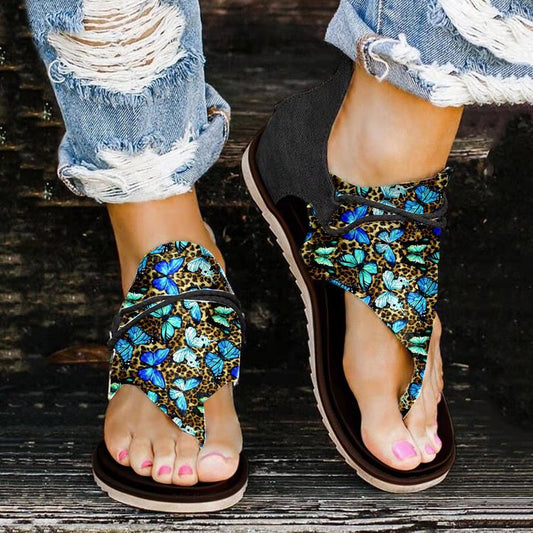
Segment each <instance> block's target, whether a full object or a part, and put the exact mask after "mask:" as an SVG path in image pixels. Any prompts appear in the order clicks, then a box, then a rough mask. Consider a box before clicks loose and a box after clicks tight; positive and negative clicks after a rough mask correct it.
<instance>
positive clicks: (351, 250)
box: [93, 57, 455, 513]
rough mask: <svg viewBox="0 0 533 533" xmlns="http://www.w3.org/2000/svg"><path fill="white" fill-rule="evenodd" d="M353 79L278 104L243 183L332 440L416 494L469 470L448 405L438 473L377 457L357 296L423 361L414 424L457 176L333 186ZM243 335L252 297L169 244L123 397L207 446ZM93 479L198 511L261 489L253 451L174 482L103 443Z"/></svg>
mask: <svg viewBox="0 0 533 533" xmlns="http://www.w3.org/2000/svg"><path fill="white" fill-rule="evenodd" d="M352 74H353V64H352V62H351V60H349V59H348V58H346V57H343V58H342V60H341V63H340V66H339V68H338V70H337V71H336V73H335V74H334V75H333V76H332V77H331V78H330V79H329V80H327V81H326V82H325V83H323V84H322V85H320V86H319V87H317V88H315V89H312V90H310V91H307V92H305V93H303V94H300V95H297V96H295V97H292V98H290V99H289V100H287V101H285V102H283V103H282V104H280V105H278V106H277V108H276V110H275V112H274V114H273V116H272V117H271V119H270V121H269V123H268V124H267V126H266V127H265V128H264V130H262V131H261V132H260V133H259V134H258V135H257V137H256V138H255V139H254V140H253V141H252V143H251V144H250V145H249V147H248V148H247V150H246V152H245V154H244V157H243V174H244V179H245V182H246V185H247V187H248V190H249V192H250V194H251V196H252V198H253V200H254V201H255V203H256V204H257V206H258V207H259V209H260V210H261V212H262V214H263V216H264V218H265V219H266V221H267V222H268V224H269V225H270V228H271V230H272V232H273V233H274V235H275V236H276V238H277V240H278V244H279V245H280V247H281V249H282V251H283V253H284V255H285V257H286V259H287V261H288V263H289V265H290V267H291V270H292V273H293V275H294V277H295V278H296V281H297V283H298V286H299V288H300V291H301V293H302V298H303V301H304V305H305V311H306V314H307V321H308V328H309V350H310V356H311V377H312V381H313V386H314V393H315V396H316V399H317V403H318V407H319V410H320V413H321V415H322V419H323V421H324V424H325V426H326V428H327V430H328V433H329V435H330V437H331V439H332V441H333V442H334V443H335V445H336V447H337V449H338V450H339V452H340V453H341V455H342V456H343V457H344V459H345V460H346V462H347V463H348V464H349V465H350V466H351V467H352V468H353V469H354V470H355V471H356V472H357V474H358V475H359V476H360V477H361V478H363V479H364V480H365V481H367V482H368V483H370V484H372V485H373V486H375V487H378V488H380V489H382V490H385V491H389V492H397V493H402V492H416V491H420V490H424V489H426V488H429V487H431V486H434V485H436V484H438V483H439V482H441V481H442V480H443V479H444V478H445V477H446V475H447V473H448V472H449V470H450V469H451V467H452V465H453V463H454V460H455V440H454V432H453V425H452V421H451V417H450V413H449V411H448V407H447V404H446V400H445V399H444V398H443V399H442V401H441V402H440V403H439V408H438V417H437V422H438V426H439V436H440V438H441V440H442V442H443V445H442V448H441V450H440V451H439V453H438V454H437V456H436V457H435V459H434V460H433V461H432V462H430V463H423V464H420V465H419V466H418V467H416V468H415V469H413V470H410V471H400V470H396V469H394V468H391V467H389V466H387V465H385V464H383V463H382V462H380V461H379V460H378V459H377V458H375V457H374V456H373V455H372V454H371V453H370V452H369V451H368V449H367V448H366V447H365V445H364V444H363V441H362V437H361V433H360V426H361V417H360V412H359V409H358V406H357V402H356V400H355V398H354V396H353V394H352V392H351V390H350V388H349V386H348V384H347V382H346V379H345V377H344V373H343V369H342V356H343V350H344V346H343V341H344V333H345V331H344V328H345V316H344V291H349V292H351V293H353V294H355V295H356V296H358V297H359V298H360V299H361V300H362V301H364V302H365V303H366V304H367V305H368V306H369V307H370V308H371V309H373V310H374V312H375V313H376V314H377V315H378V317H379V318H380V319H381V320H382V321H383V322H384V323H385V324H386V325H387V326H388V327H389V328H390V329H391V331H392V332H393V333H394V335H395V336H396V338H397V339H398V341H399V342H400V343H401V344H402V346H404V347H405V348H406V349H407V350H408V352H409V354H410V355H411V356H412V359H413V377H412V380H411V382H410V384H409V386H408V387H407V390H406V391H405V393H404V394H403V396H402V397H401V398H400V400H399V409H400V411H401V413H402V414H403V415H404V416H405V415H407V413H408V412H409V410H410V408H411V407H412V406H413V404H414V402H415V401H416V399H417V398H418V396H419V394H420V390H421V387H422V383H423V379H424V371H425V366H426V361H427V356H428V349H429V342H430V338H431V334H432V325H433V320H434V318H435V304H436V299H437V292H438V263H439V236H440V232H441V228H442V227H443V226H444V223H445V218H444V217H445V212H446V196H445V188H446V185H447V182H448V178H449V174H450V170H449V169H445V170H443V171H442V172H441V173H439V174H438V175H436V176H435V177H433V178H432V179H429V180H426V181H423V182H417V183H407V184H402V185H395V186H390V187H365V188H363V187H355V186H352V185H350V184H348V183H346V182H343V181H342V179H340V178H338V177H336V176H332V175H331V174H330V173H329V171H328V166H327V141H328V138H329V133H330V131H331V128H332V126H333V123H334V120H335V118H336V116H337V113H338V110H339V109H340V107H341V105H342V102H343V99H344V96H345V94H346V91H347V90H348V86H349V83H350V80H351V77H352ZM243 328H244V321H243V313H242V311H241V309H240V306H239V303H238V300H237V299H236V297H235V295H234V293H233V291H232V289H231V287H230V285H229V283H228V281H227V279H226V277H225V274H224V272H223V271H222V268H221V267H220V266H219V265H218V264H217V262H216V260H215V259H214V257H213V256H212V255H211V254H210V253H209V252H208V251H207V250H205V249H204V248H202V247H201V246H199V245H196V244H194V243H189V242H183V241H179V242H175V243H167V244H163V245H161V246H160V247H158V248H157V249H155V250H153V251H152V252H150V253H149V254H148V255H147V256H146V257H145V258H144V259H143V261H142V262H141V264H140V266H139V270H138V274H137V278H136V279H135V282H134V284H133V285H132V288H131V289H130V292H129V294H128V295H127V297H126V300H125V302H124V303H123V305H122V307H121V309H120V311H119V314H118V315H117V317H116V318H115V321H114V324H113V328H112V333H111V339H110V346H111V347H112V349H113V354H112V359H111V371H110V393H109V396H110V397H112V395H113V394H114V393H115V392H116V391H117V390H118V388H119V387H120V386H121V385H123V384H131V385H135V386H137V387H139V388H140V389H141V390H142V391H143V392H145V394H146V395H147V396H148V397H149V398H150V399H151V400H152V401H153V402H154V403H155V404H156V405H157V406H158V407H159V408H160V409H161V410H162V411H163V412H165V413H166V414H167V415H168V416H169V417H170V418H171V419H172V420H173V421H174V422H175V423H176V424H177V425H178V427H180V428H181V429H182V430H184V431H186V432H188V433H191V434H193V435H195V436H196V438H197V439H198V440H199V442H200V444H202V443H203V440H204V438H205V423H204V418H203V408H202V406H203V402H205V400H206V399H207V398H209V397H210V396H211V395H212V394H214V393H215V392H216V391H217V390H218V389H219V388H220V387H222V386H223V385H226V384H228V383H234V384H236V382H237V380H238V372H239V370H238V369H239V364H240V363H239V361H240V353H241V349H242V339H243ZM93 472H94V476H95V479H96V482H97V483H98V485H100V487H102V488H103V489H104V490H105V491H106V492H108V493H109V495H110V496H111V497H112V498H114V499H115V500H118V501H120V502H123V503H126V504H129V505H133V506H136V507H141V508H144V509H150V510H157V511H168V512H184V513H185V512H208V511H216V510H221V509H224V508H226V507H229V506H231V505H233V504H235V503H236V502H238V501H239V500H240V499H241V498H242V496H243V494H244V491H245V489H246V484H247V479H248V465H247V461H246V458H245V456H244V455H242V454H241V457H240V463H239V466H238V468H237V471H236V473H235V474H234V475H233V476H232V477H231V478H230V479H228V480H225V481H222V482H217V483H198V484H197V485H195V486H193V487H180V486H175V485H163V484H160V483H157V482H155V481H154V480H152V479H151V478H148V477H143V476H139V475H137V474H136V473H134V472H133V470H131V469H130V468H127V467H124V466H121V465H120V464H118V463H117V462H116V461H115V460H114V458H112V457H111V456H110V455H109V453H108V451H107V449H106V447H105V444H104V443H103V442H101V443H100V444H99V445H98V447H97V449H96V451H95V453H94V455H93Z"/></svg>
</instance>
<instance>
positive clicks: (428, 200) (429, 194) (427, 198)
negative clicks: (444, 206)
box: [405, 185, 440, 213]
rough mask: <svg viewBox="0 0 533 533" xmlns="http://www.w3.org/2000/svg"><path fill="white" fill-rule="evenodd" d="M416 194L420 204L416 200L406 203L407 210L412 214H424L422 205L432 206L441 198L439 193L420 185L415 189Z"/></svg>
mask: <svg viewBox="0 0 533 533" xmlns="http://www.w3.org/2000/svg"><path fill="white" fill-rule="evenodd" d="M415 194H416V197H417V198H418V202H420V203H418V202H417V201H415V200H407V202H405V209H406V210H407V211H409V212H410V213H423V212H424V206H423V205H422V204H424V205H427V204H432V203H433V202H436V201H437V200H438V199H439V198H440V194H439V193H438V192H435V191H432V190H431V189H429V188H428V187H426V186H425V185H419V186H418V187H417V188H416V189H415Z"/></svg>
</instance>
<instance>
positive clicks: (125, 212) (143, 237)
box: [108, 192, 224, 293]
mask: <svg viewBox="0 0 533 533" xmlns="http://www.w3.org/2000/svg"><path fill="white" fill-rule="evenodd" d="M108 211H109V216H110V219H111V223H112V226H113V231H114V233H115V240H116V244H117V250H118V256H119V262H120V269H121V279H122V288H123V291H124V293H126V292H127V291H128V289H129V287H130V286H131V284H132V282H133V280H134V279H135V275H136V272H137V267H138V266H139V263H140V261H141V260H142V258H143V257H144V256H145V255H146V254H147V253H148V252H150V250H153V249H154V248H156V247H157V246H159V245H161V244H164V243H167V242H172V241H178V240H179V241H191V242H194V243H196V244H200V245H202V246H203V247H204V248H206V249H207V250H209V251H210V252H211V253H212V254H213V255H214V256H215V258H216V260H217V261H218V262H219V263H220V264H221V266H222V267H223V268H224V259H223V257H222V254H221V253H220V250H219V249H218V247H217V245H216V243H215V241H214V240H213V236H212V234H211V232H210V231H209V230H208V228H207V226H206V224H205V223H204V221H203V218H202V216H201V213H200V210H199V208H198V204H197V203H196V197H195V195H194V193H193V192H192V193H187V194H183V195H179V196H173V197H171V198H168V199H166V200H156V201H149V202H142V203H136V204H117V205H108Z"/></svg>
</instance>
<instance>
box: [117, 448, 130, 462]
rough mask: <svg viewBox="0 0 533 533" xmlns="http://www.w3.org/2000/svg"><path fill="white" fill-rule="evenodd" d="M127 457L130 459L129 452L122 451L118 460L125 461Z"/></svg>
mask: <svg viewBox="0 0 533 533" xmlns="http://www.w3.org/2000/svg"><path fill="white" fill-rule="evenodd" d="M126 457H128V450H122V451H121V452H120V453H119V454H118V460H119V461H123V460H124V459H126Z"/></svg>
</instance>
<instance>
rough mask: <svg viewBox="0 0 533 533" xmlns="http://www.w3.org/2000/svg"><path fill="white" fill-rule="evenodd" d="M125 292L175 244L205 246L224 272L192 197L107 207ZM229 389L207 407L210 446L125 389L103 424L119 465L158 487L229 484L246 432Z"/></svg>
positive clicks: (135, 391) (140, 394) (135, 392)
mask: <svg viewBox="0 0 533 533" xmlns="http://www.w3.org/2000/svg"><path fill="white" fill-rule="evenodd" d="M108 211H109V215H110V218H111V222H112V225H113V230H114V233H115V239H116V242H117V249H118V253H119V259H120V265H121V275H122V286H123V290H124V293H126V292H127V291H128V289H129V287H130V285H131V283H132V282H133V279H134V278H135V274H136V271H137V267H138V265H139V262H140V261H141V259H142V258H143V257H144V255H145V254H146V253H147V252H148V251H149V250H151V249H153V248H155V247H156V246H158V245H160V244H162V243H165V242H170V241H176V240H187V241H191V242H195V243H197V244H200V245H202V246H204V247H205V248H207V249H208V250H209V251H210V252H211V253H212V254H213V255H214V256H215V258H216V259H217V261H218V262H219V264H221V265H222V266H223V267H224V262H223V258H222V255H221V253H220V250H219V249H218V247H217V246H216V244H215V242H214V240H213V237H212V235H211V233H210V231H209V230H208V229H207V227H206V225H205V224H204V222H203V219H202V216H201V214H200V210H199V208H198V204H197V201H196V196H195V194H194V192H191V193H187V194H182V195H179V196H174V197H171V198H168V199H166V200H158V201H151V202H143V203H135V204H117V205H108ZM232 390H233V387H232V385H226V386H224V387H223V388H221V389H220V390H219V391H217V392H216V393H215V394H214V395H213V396H212V397H210V398H209V399H208V400H207V401H206V402H205V404H204V407H205V422H206V440H205V444H204V446H203V448H202V449H201V450H200V447H199V445H198V441H197V440H196V438H195V437H193V436H191V435H189V434H187V433H185V432H184V431H182V430H181V429H179V428H178V427H177V426H176V425H175V424H174V422H172V421H171V420H170V418H169V417H168V416H166V415H165V414H164V413H163V412H162V411H161V410H160V409H159V408H158V407H157V406H156V405H155V404H154V403H153V402H152V401H151V400H150V399H149V398H148V397H147V396H146V395H145V394H144V393H143V392H142V391H141V390H139V389H138V388H137V387H135V386H132V385H123V386H122V387H121V388H120V389H119V391H118V392H117V393H116V394H115V396H114V397H113V398H112V399H111V400H110V402H109V405H108V408H107V411H106V416H105V425H104V439H105V442H106V446H107V448H108V450H109V453H110V454H111V456H112V457H114V458H115V459H116V460H117V461H118V462H119V463H120V464H122V465H124V466H130V467H131V468H133V470H134V471H135V472H137V473H138V474H140V475H143V476H152V477H153V479H154V480H155V481H158V482H160V483H167V484H170V483H174V484H176V485H194V484H195V483H197V482H198V481H205V482H213V481H220V480H224V479H228V478H230V477H231V476H232V475H233V474H234V473H235V471H236V470H237V467H238V464H239V454H240V452H241V449H242V433H241V429H240V425H239V421H238V418H237V414H236V412H235V407H234V404H233V395H232V394H233V393H232Z"/></svg>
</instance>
